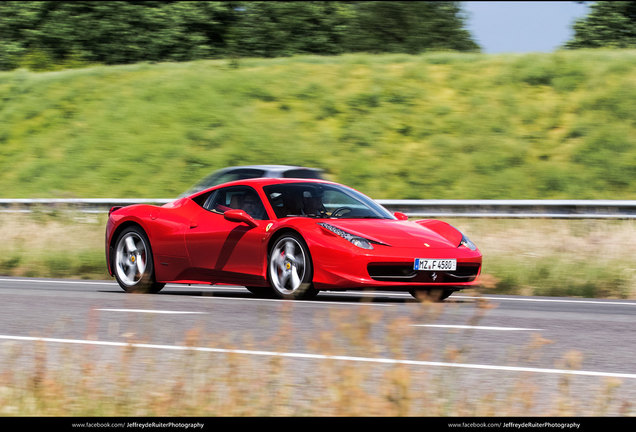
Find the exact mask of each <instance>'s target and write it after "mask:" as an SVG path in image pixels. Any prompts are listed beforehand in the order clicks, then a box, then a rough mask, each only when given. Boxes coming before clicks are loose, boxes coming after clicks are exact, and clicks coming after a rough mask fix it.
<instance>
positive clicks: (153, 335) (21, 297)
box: [0, 278, 636, 415]
mask: <svg viewBox="0 0 636 432" xmlns="http://www.w3.org/2000/svg"><path fill="white" fill-rule="evenodd" d="M0 299H1V302H0V305H1V306H0V310H1V312H2V313H1V314H0V366H2V367H8V366H7V364H6V362H7V361H8V360H7V352H8V351H10V350H9V348H8V347H15V346H16V345H19V346H22V347H29V346H32V345H34V344H36V343H40V344H41V343H45V344H46V346H47V347H49V349H50V350H51V354H50V355H49V356H48V361H50V362H56V361H60V360H59V359H60V358H61V357H59V356H57V355H56V354H55V353H57V352H63V350H65V349H66V350H68V349H78V348H79V347H86V346H94V347H96V349H99V352H100V359H102V360H104V361H107V360H108V359H110V360H112V361H117V358H118V356H119V354H118V350H121V347H123V346H127V345H128V344H134V345H135V346H136V347H137V348H138V350H139V351H143V352H145V353H147V355H149V356H153V357H154V358H165V359H166V361H167V360H169V358H170V357H171V356H176V355H178V353H179V352H183V351H184V350H189V351H199V352H209V353H213V354H219V355H221V354H227V353H234V354H236V355H239V356H245V357H249V358H253V359H257V360H258V359H259V358H260V359H262V360H263V361H266V360H267V359H270V358H272V357H277V356H278V357H283V358H285V359H286V360H287V361H289V362H293V363H294V364H296V365H297V367H296V370H297V371H302V372H299V373H302V374H311V373H312V371H313V370H317V366H319V365H320V364H321V363H322V362H327V361H337V362H341V363H348V364H352V365H372V366H377V367H379V368H390V367H395V366H406V367H409V368H412V369H413V370H415V371H427V372H429V373H433V374H434V375H435V376H437V377H452V380H451V379H449V380H448V381H445V382H444V385H446V386H453V387H454V388H455V389H456V390H458V391H461V392H469V393H470V394H474V395H475V396H476V397H478V395H483V394H485V393H486V392H491V393H493V394H494V395H495V397H498V398H500V399H505V398H510V397H512V393H514V392H515V391H518V390H515V389H517V388H518V386H519V383H521V384H522V386H523V383H526V382H527V383H528V385H529V384H530V383H532V386H533V387H536V388H537V391H536V398H537V399H538V403H537V404H536V405H535V406H533V408H532V409H533V410H536V411H533V412H529V413H528V414H537V415H544V414H554V412H552V411H550V407H551V405H552V404H554V403H555V402H554V401H555V400H556V399H558V397H559V394H560V393H559V392H561V394H562V393H563V391H564V390H563V383H564V382H567V383H568V388H567V392H568V394H569V395H570V396H571V397H572V398H573V400H575V402H576V404H577V406H578V408H581V409H582V410H583V411H584V412H586V413H589V415H599V414H600V415H630V414H631V415H634V414H635V413H636V406H633V405H632V403H633V402H631V401H634V400H636V361H635V359H634V356H635V353H636V337H634V330H636V301H634V300H602V299H601V300H597V299H573V298H547V297H522V296H498V295H487V294H480V293H476V292H474V291H471V292H467V293H456V294H454V295H453V296H451V297H450V298H449V299H448V300H447V301H445V302H444V303H441V304H420V303H418V302H416V301H415V300H414V299H412V298H411V296H410V295H408V294H407V293H392V292H343V293H336V292H323V293H321V294H319V295H318V297H317V298H316V299H315V300H312V301H283V300H274V299H261V298H257V297H255V296H253V295H252V294H251V293H249V292H248V291H247V290H246V289H244V288H242V287H227V286H213V287H211V286H205V285H193V286H187V285H186V286H180V285H167V286H166V287H165V288H164V289H163V290H162V291H161V292H160V293H159V294H149V295H139V294H126V293H124V292H123V291H122V290H121V289H120V288H119V286H118V285H117V284H116V283H115V282H113V281H81V280H53V279H31V278H0ZM3 362H4V363H3ZM20 364H21V365H23V366H24V367H29V366H28V365H29V362H28V361H25V362H23V363H20ZM166 364H169V362H168V361H167V363H166ZM11 367H16V363H15V361H13V363H12V365H11ZM443 379H447V378H443ZM608 382H613V383H615V384H618V386H617V388H616V389H615V393H614V395H613V396H612V398H611V401H610V402H611V403H610V404H609V406H608V407H607V408H603V409H602V410H601V411H599V410H600V408H599V402H598V400H599V393H603V391H604V390H603V389H605V388H606V385H607V383H608ZM504 402H505V401H504Z"/></svg>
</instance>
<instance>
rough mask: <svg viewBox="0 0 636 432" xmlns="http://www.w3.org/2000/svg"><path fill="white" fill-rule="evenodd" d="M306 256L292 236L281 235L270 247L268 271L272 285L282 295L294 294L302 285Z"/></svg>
mask: <svg viewBox="0 0 636 432" xmlns="http://www.w3.org/2000/svg"><path fill="white" fill-rule="evenodd" d="M306 268H307V257H306V256H305V252H304V250H303V247H302V246H301V245H300V243H299V242H298V240H296V239H295V238H293V237H283V238H281V239H280V240H278V242H277V243H276V245H275V246H274V248H273V249H272V254H271V256H270V259H269V273H270V278H271V282H272V285H273V287H274V289H275V290H276V291H278V292H279V293H281V294H282V295H285V296H289V295H293V294H295V293H296V292H297V291H298V290H299V288H301V286H302V285H303V280H304V278H305V271H306Z"/></svg>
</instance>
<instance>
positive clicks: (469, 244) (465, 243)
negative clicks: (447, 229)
mask: <svg viewBox="0 0 636 432" xmlns="http://www.w3.org/2000/svg"><path fill="white" fill-rule="evenodd" d="M459 246H466V247H467V248H468V249H470V250H473V251H474V250H477V246H476V245H475V243H473V242H472V241H470V239H469V238H468V237H466V236H465V235H463V234H462V241H461V242H460V243H459ZM459 246H457V247H459Z"/></svg>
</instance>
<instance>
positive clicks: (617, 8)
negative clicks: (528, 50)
mask: <svg viewBox="0 0 636 432" xmlns="http://www.w3.org/2000/svg"><path fill="white" fill-rule="evenodd" d="M573 28H574V32H575V34H574V37H573V38H572V40H570V41H568V42H567V43H566V44H565V47H566V48H600V47H611V48H633V47H636V1H598V2H595V3H593V4H592V5H590V13H589V14H588V15H587V16H585V17H583V18H581V19H579V20H577V21H576V23H575V24H574V26H573Z"/></svg>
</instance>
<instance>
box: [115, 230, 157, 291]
mask: <svg viewBox="0 0 636 432" xmlns="http://www.w3.org/2000/svg"><path fill="white" fill-rule="evenodd" d="M111 258H112V260H111V262H112V263H113V273H114V274H115V279H117V283H118V284H119V286H120V287H122V288H123V290H124V291H126V292H130V293H158V292H159V291H161V289H162V288H163V287H164V286H165V284H163V283H158V282H157V281H156V280H155V267H154V261H153V259H152V249H151V248H150V241H149V240H148V236H147V235H146V233H145V232H144V230H143V229H141V227H139V226H130V227H128V228H125V229H124V230H123V231H122V232H121V233H120V234H119V236H117V240H116V241H115V247H114V248H113V255H112V257H111Z"/></svg>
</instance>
